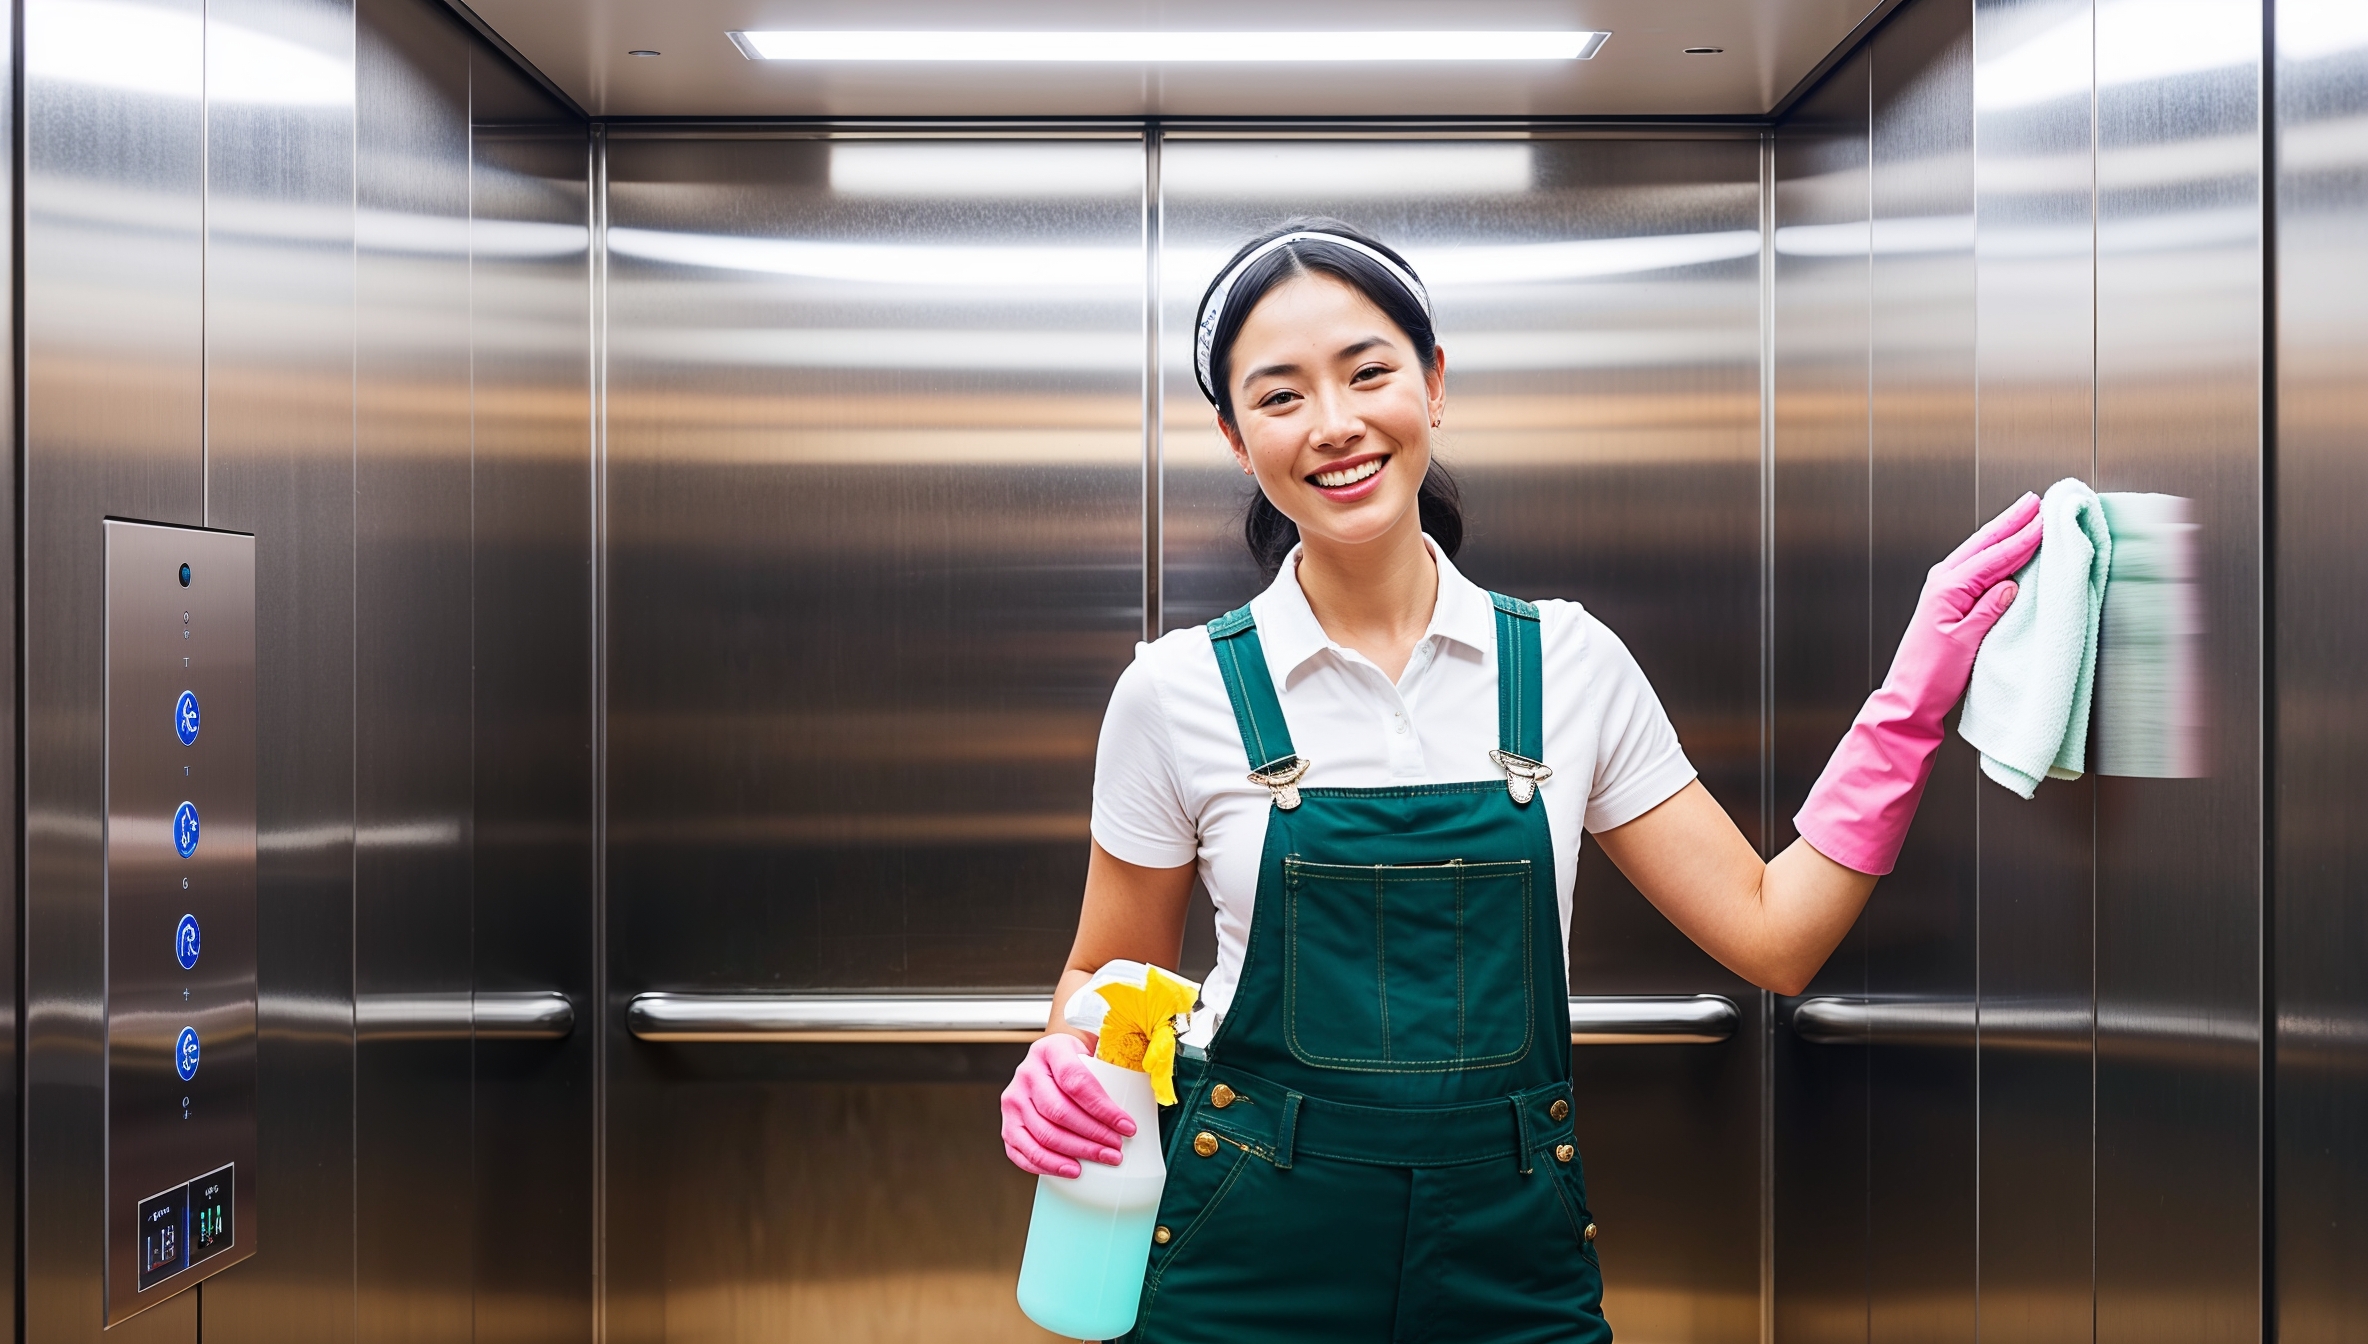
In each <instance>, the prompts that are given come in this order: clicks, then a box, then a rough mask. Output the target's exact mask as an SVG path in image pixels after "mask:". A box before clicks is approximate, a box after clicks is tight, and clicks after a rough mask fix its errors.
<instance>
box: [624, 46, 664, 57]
mask: <svg viewBox="0 0 2368 1344" xmlns="http://www.w3.org/2000/svg"><path fill="white" fill-rule="evenodd" d="M625 54H626V55H628V56H655V55H657V54H658V53H657V52H654V51H651V50H650V49H649V48H648V47H635V48H634V49H633V50H631V51H628V52H626V53H625Z"/></svg>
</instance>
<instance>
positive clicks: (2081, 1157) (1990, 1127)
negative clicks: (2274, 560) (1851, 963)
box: [1973, 0, 2096, 1344]
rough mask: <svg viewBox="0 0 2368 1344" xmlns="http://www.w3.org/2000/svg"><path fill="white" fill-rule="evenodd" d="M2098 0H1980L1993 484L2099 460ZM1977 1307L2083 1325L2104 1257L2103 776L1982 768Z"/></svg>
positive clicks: (2017, 1325) (1983, 305)
mask: <svg viewBox="0 0 2368 1344" xmlns="http://www.w3.org/2000/svg"><path fill="white" fill-rule="evenodd" d="M2091 9H2092V6H2091V3H2090V0H1977V3H1976V5H1975V9H1974V20H1973V23H1974V60H1975V64H1974V111H1973V126H1974V132H1975V139H1976V143H1977V144H1978V146H1979V149H1978V155H1977V160H1976V163H1975V167H1974V175H1975V186H1976V213H1977V215H1978V218H1979V225H1978V229H1977V236H1976V241H1975V248H1976V252H1977V254H1978V255H1979V257H1980V272H1979V279H1978V305H1979V321H1978V323H1977V326H1978V330H1979V336H1978V338H1977V350H1976V361H1977V365H1978V369H1979V385H1980V393H1979V398H1978V405H1977V418H1978V420H1979V423H1980V469H1981V488H1980V492H1979V501H1978V507H1977V508H1976V509H1975V512H1976V513H1977V514H1980V515H1981V516H1983V517H1987V516H1989V515H1990V514H1992V513H1994V512H1996V511H1997V510H1999V509H2002V508H2004V507H2006V505H2007V504H2008V503H2010V502H2011V501H2012V500H2013V499H2014V498H2015V497H2016V496H2017V495H2019V494H2021V493H2022V492H2023V491H2025V490H2044V489H2045V488H2046V486H2047V485H2048V484H2049V483H2050V482H2053V481H2056V480H2059V479H2061V478H2063V477H2065V476H2078V477H2081V478H2082V479H2084V480H2093V479H2094V470H2093V462H2092V442H2091V430H2092V425H2093V415H2094V392H2093V382H2092V360H2091V341H2092V339H2093V335H2094V330H2095V328H2094V320H2093V312H2092V302H2091V296H2092V294H2093V286H2094V280H2095V276H2094V269H2093V267H2094V261H2093V256H2094V248H2093V239H2094V229H2093V211H2092V206H2093V195H2092V191H2093V184H2094V178H2095V174H2094V172H2093V171H2092V167H2093V166H2092V163H2091V157H2092V148H2093V146H2092V137H2093V134H2094V129H2095V127H2094V118H2093V116H2092V113H2091V105H2090V94H2091V90H2090V84H2089V81H2088V80H2085V79H2081V80H2074V81H2069V83H2070V84H2071V87H2060V88H2053V89H2050V88H2047V87H2045V86H2035V84H2034V81H2033V80H2032V78H2031V75H2030V72H2031V71H2032V70H2034V69H2042V70H2044V69H2050V68H2067V69H2071V70H2074V71H2083V70H2087V69H2089V68H2090V67H2091V65H2092V64H2093V54H2092V51H2091V45H2092V35H2091V26H2092V23H2093V19H2094V16H2093V14H2092V13H2091ZM1976 787H1977V789H1978V793H1979V799H1978V801H1979V808H1980V814H1981V816H1980V865H1981V988H1980V997H1981V1008H1980V1011H1981V1166H1980V1171H1981V1183H1982V1189H1981V1202H1982V1209H1983V1213H1984V1217H1983V1219H1982V1229H1981V1231H1982V1240H1981V1247H1980V1264H1981V1319H1982V1326H1983V1329H1984V1331H1985V1333H1995V1334H1997V1335H1999V1336H2001V1337H2004V1338H2011V1339H2015V1340H2029V1341H2031V1342H2032V1344H2087V1341H2088V1340H2089V1339H2090V1338H2091V1337H2092V1332H2093V1330H2094V1306H2093V1293H2094V1286H2095V1276H2094V1273H2093V1269H2092V1263H2093V1258H2094V1240H2093V1238H2094V1226H2095V1224H2094V1213H2093V1199H2092V1191H2093V1175H2094V1161H2093V1155H2092V1126H2093V1118H2094V1107H2093V1105H2092V1068H2093V1064H2094V1060H2093V1053H2094V1042H2095V999H2094V989H2095V981H2094V971H2093V960H2094V953H2095V940H2094V915H2093V909H2092V906H2093V901H2092V893H2093V890H2094V882H2095V862H2094V829H2095V828H2094V822H2093V819H2094V816H2095V806H2096V785H2095V783H2094V780H2093V778H2082V779H2078V780H2072V781H2051V782H2050V783H2048V784H2047V785H2046V786H2045V787H2043V788H2041V789H2040V790H2039V791H2038V793H2037V794H2036V795H2035V796H2034V797H2033V798H2031V799H2030V800H2029V801H2025V800H2023V799H2020V798H2017V797H2015V796H2014V795H2012V794H2011V793H2009V792H2007V791H2006V790H2005V789H2003V788H2000V787H1999V786H1998V785H1996V784H1993V783H1991V782H1989V781H1988V780H1987V779H1981V780H1979V781H1978V782H1977V784H1976Z"/></svg>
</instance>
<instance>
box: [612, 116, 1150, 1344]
mask: <svg viewBox="0 0 2368 1344" xmlns="http://www.w3.org/2000/svg"><path fill="white" fill-rule="evenodd" d="M606 181H607V188H608V190H607V197H606V209H607V215H608V219H607V233H606V245H607V251H608V273H607V333H608V349H607V367H608V383H607V390H606V396H607V404H608V411H609V414H608V421H607V427H606V434H607V444H608V455H607V464H606V465H607V482H608V491H609V493H608V505H607V512H606V517H607V524H608V530H607V533H606V538H605V558H606V563H607V565H608V573H607V578H606V584H607V588H606V591H607V604H608V605H607V628H606V632H605V655H606V660H607V705H608V751H609V757H608V766H607V772H608V811H607V827H608V841H609V842H608V849H607V863H608V919H609V925H608V928H609V935H608V936H609V947H610V949H611V951H610V954H609V959H608V994H609V1000H608V1004H609V1006H608V1013H609V1014H610V1017H611V1034H612V1039H613V1040H614V1041H615V1042H616V1044H615V1045H614V1047H613V1048H612V1053H611V1056H610V1061H609V1068H610V1079H611V1081H610V1093H609V1095H610V1098H611V1107H612V1109H611V1111H610V1118H609V1123H610V1131H609V1146H608V1153H607V1163H608V1180H609V1184H610V1193H609V1197H608V1209H609V1214H608V1221H607V1236H608V1250H607V1258H606V1262H605V1263H606V1266H607V1270H608V1275H609V1278H608V1303H607V1310H608V1313H609V1316H608V1321H609V1334H610V1338H611V1339H615V1340H655V1339H660V1338H665V1339H753V1338H777V1337H784V1336H786V1337H790V1338H809V1337H811V1338H832V1339H849V1340H864V1339H879V1340H888V1339H905V1338H920V1337H929V1336H933V1335H936V1334H940V1333H945V1332H949V1331H957V1330H958V1331H959V1333H961V1334H962V1335H964V1337H966V1338H973V1339H1002V1338H1014V1337H1027V1336H1029V1335H1031V1334H1032V1333H1033V1327H1030V1326H1029V1325H1028V1324H1027V1323H1026V1321H1025V1320H1024V1319H1023V1318H1022V1317H1021V1316H1020V1315H1019V1312H1018V1308H1017V1306H1016V1305H1015V1303H1014V1301H1013V1298H1012V1295H1011V1284H1012V1282H1013V1281H1014V1279H1015V1277H1016V1274H1017V1269H1018V1258H1019V1248H1020V1244H1021V1239H1022V1237H1023V1235H1024V1233H1023V1229H1024V1228H1025V1225H1026V1218H1027V1208H1028V1200H1029V1198H1030V1195H1031V1186H1030V1183H1029V1181H1028V1180H1027V1178H1026V1177H1024V1176H1022V1175H1021V1174H1020V1173H1018V1172H1017V1171H1015V1170H1013V1169H1012V1168H1011V1167H1010V1165H1009V1164H1008V1163H1007V1162H1006V1161H1005V1160H1004V1159H1003V1156H1002V1152H1001V1148H1000V1145H999V1144H998V1142H997V1140H996V1138H995V1131H996V1114H995V1094H996V1092H997V1091H998V1090H999V1089H1000V1087H1001V1085H1002V1082H1003V1079H1004V1078H1005V1077H1006V1076H1008V1073H1009V1071H1010V1068H1011V1065H1012V1063H1013V1062H1014V1061H1015V1060H1016V1058H1017V1051H1016V1050H1012V1049H1008V1048H1001V1049H994V1048H989V1049H980V1048H968V1047H942V1048H941V1047H919V1048H916V1047H899V1048H891V1049H890V1050H889V1052H888V1054H887V1055H884V1056H882V1057H879V1058H876V1059H874V1058H863V1057H860V1056H861V1052H856V1055H857V1056H858V1057H852V1058H851V1057H850V1056H849V1054H848V1053H847V1052H845V1051H843V1050H832V1049H824V1048H810V1049H801V1048H798V1047H786V1048H785V1047H756V1048H754V1049H753V1050H752V1049H751V1048H748V1047H728V1046H722V1047H718V1046H710V1047H657V1046H648V1045H642V1044H639V1043H637V1042H635V1041H633V1040H632V1038H631V1037H630V1036H628V1035H626V1034H625V1032H624V1031H623V1030H622V1013H623V1010H624V1005H625V1001H626V1000H627V999H628V998H629V997H630V996H631V995H632V994H634V993H637V992H640V991H643V990H651V989H675V990H682V989H854V988H867V987H869V988H898V987H910V988H919V989H932V988H934V989H951V988H964V989H982V988H991V987H1003V986H1028V987H1035V986H1041V985H1043V984H1045V983H1047V982H1049V980H1050V979H1051V978H1052V976H1053V974H1054V972H1055V971H1057V969H1058V967H1059V966H1060V963H1061V959H1062V957H1063V956H1064V955H1065V954H1066V952H1067V949H1068V944H1069V939H1070V936H1071V933H1072V932H1073V930H1074V921H1075V914H1076V909H1077V902H1078V897H1079V892H1080V890H1081V889H1082V886H1083V881H1084V874H1085V857H1086V813H1087V794H1088V788H1089V786H1090V782H1091V778H1092V772H1093V747H1094V739H1095V734H1096V731H1097V728H1098V725H1099V722H1100V716H1101V709H1102V704H1103V701H1104V698H1105V697H1106V696H1107V694H1108V691H1109V687H1110V685H1111V683H1112V682H1113V681H1115V680H1116V678H1117V676H1118V673H1119V671H1120V669H1122V668H1123V667H1124V666H1125V665H1126V662H1127V660H1128V658H1129V656H1130V654H1131V651H1132V647H1133V645H1134V642H1135V640H1136V639H1137V638H1139V637H1140V635H1141V633H1142V626H1143V618H1142V608H1141V600H1142V597H1141V595H1142V591H1143V569H1142V554H1143V550H1142V548H1143V530H1142V529H1143V521H1142V520H1143V509H1142V491H1143V442H1144V435H1143V425H1142V405H1143V396H1142V390H1141V389H1142V377H1143V372H1142V371H1143V357H1142V342H1143V307H1142V304H1143V274H1144V271H1143V256H1144V253H1143V229H1144V201H1143V147H1142V143H1141V141H1140V139H1139V138H1137V137H1132V136H1118V137H1111V138H1106V139H1085V140H1065V141H1062V140H1025V139H1000V140H999V139H983V140H926V139H923V140H911V139H896V138H862V137H851V138H828V137H822V136H812V135H809V136H795V135H790V136H778V135H776V136H767V135H752V136H745V137H719V136H696V135H665V134H653V135H629V134H627V133H625V132H624V131H622V130H618V131H615V132H613V133H612V135H611V137H610V139H609V141H608V152H607V166H606Z"/></svg>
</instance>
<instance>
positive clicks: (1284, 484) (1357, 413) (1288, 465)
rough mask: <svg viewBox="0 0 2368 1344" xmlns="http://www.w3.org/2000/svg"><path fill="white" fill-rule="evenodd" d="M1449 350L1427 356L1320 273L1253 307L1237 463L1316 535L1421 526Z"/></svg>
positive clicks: (1238, 412)
mask: <svg viewBox="0 0 2368 1344" xmlns="http://www.w3.org/2000/svg"><path fill="white" fill-rule="evenodd" d="M1445 368H1446V360H1445V358H1444V355H1443V354H1441V353H1440V352H1436V351H1434V358H1433V361H1432V363H1431V364H1430V365H1429V366H1428V367H1425V366H1424V365H1423V364H1422V363H1421V362H1420V361H1418V360H1417V359H1416V358H1415V354H1414V345H1413V342H1412V341H1411V340H1409V339H1408V338H1407V335H1406V333H1405V332H1404V331H1402V330H1400V329H1399V327H1398V324H1397V323H1395V322H1392V321H1391V320H1390V319H1389V316H1388V315H1387V314H1385V313H1383V312H1382V311H1381V309H1380V308H1378V307H1375V306H1374V304H1373V301H1372V300H1370V299H1368V298H1366V297H1365V296H1364V295H1363V294H1360V293H1358V292H1357V291H1356V289H1355V288H1354V287H1352V286H1350V285H1348V284H1345V283H1343V282H1342V281H1340V280H1337V279H1335V278H1333V277H1332V276H1329V275H1326V274H1324V273H1322V272H1320V271H1319V272H1317V273H1315V274H1313V275H1304V276H1300V277H1298V278H1296V279H1292V280H1286V281H1284V282H1283V283H1282V284H1280V285H1277V286H1276V287H1275V288H1274V289H1272V290H1269V291H1268V292H1267V294H1266V296H1265V297H1264V298H1262V299H1260V300H1259V301H1258V306H1257V307H1255V308H1253V309H1251V310H1250V316H1249V318H1248V319H1247V320H1246V321H1244V322H1243V323H1242V328H1241V334H1240V335H1239V336H1237V337H1236V338H1235V340H1234V343H1233V349H1232V352H1231V358H1230V360H1229V367H1228V369H1227V372H1226V376H1227V378H1228V379H1230V380H1231V382H1232V387H1231V389H1230V390H1231V391H1232V393H1233V408H1234V409H1233V423H1232V425H1230V426H1223V425H1222V422H1220V424H1221V427H1222V428H1224V430H1225V437H1226V439H1227V441H1228V442H1230V443H1231V444H1232V445H1233V454H1234V457H1235V459H1236V460H1238V461H1239V462H1240V463H1241V464H1242V466H1243V467H1244V468H1245V469H1247V470H1249V471H1250V472H1252V473H1254V474H1255V475H1256V476H1257V477H1258V485H1259V488H1261V489H1263V490H1264V491H1265V492H1266V497H1267V498H1268V499H1269V500H1272V501H1273V502H1274V506H1275V507H1276V508H1278V509H1280V510H1282V511H1283V515H1284V516H1285V517H1287V518H1289V519H1290V520H1291V521H1292V522H1294V523H1297V524H1299V534H1300V536H1301V538H1302V539H1303V540H1305V541H1306V542H1308V543H1309V544H1310V545H1311V546H1321V545H1325V544H1332V545H1340V546H1362V545H1366V544H1370V543H1372V542H1375V541H1379V540H1381V539H1383V538H1385V537H1388V536H1390V535H1391V534H1392V533H1393V532H1395V531H1396V530H1397V529H1399V528H1416V529H1419V528H1420V527H1421V525H1422V524H1421V518H1420V511H1419V508H1418V505H1417V501H1418V499H1419V497H1420V494H1421V490H1422V478H1423V474H1424V473H1425V472H1427V471H1428V470H1429V469H1430V465H1431V429H1432V427H1433V426H1435V425H1437V424H1438V422H1439V417H1440V415H1441V414H1442V412H1443V411H1444V409H1445V406H1446V377H1445Z"/></svg>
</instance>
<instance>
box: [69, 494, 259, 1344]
mask: <svg viewBox="0 0 2368 1344" xmlns="http://www.w3.org/2000/svg"><path fill="white" fill-rule="evenodd" d="M106 533H107V605H106V609H105V617H104V619H105V621H106V631H107V664H106V684H107V767H106V768H107V834H106V854H107V894H106V905H107V909H106V927H107V1000H106V1013H107V1018H106V1031H107V1034H106V1041H107V1130H106V1138H107V1185H106V1209H107V1215H106V1227H107V1240H106V1242H105V1263H106V1276H107V1299H106V1304H107V1320H108V1323H109V1324H111V1325H112V1324H116V1323H119V1322H121V1321H123V1320H125V1319H127V1318H129V1317H131V1316H134V1315H136V1314H138V1313H140V1312H143V1311H146V1310H149V1309H150V1308H152V1307H156V1306H158V1305H160V1304H161V1303H163V1302H164V1301H165V1300H166V1299H168V1298H170V1297H171V1296H172V1295H173V1294H175V1293H177V1292H180V1291H181V1290H182V1289H184V1288H187V1287H189V1286H190V1285H192V1284H194V1283H196V1282H197V1281H198V1280H200V1279H204V1278H210V1277H212V1276H213V1275H215V1274H218V1273H220V1272H222V1271H223V1270H225V1269H228V1268H229V1267H230V1266H232V1265H234V1264H236V1263H238V1262H239V1261H241V1260H244V1259H246V1258H247V1257H249V1256H252V1255H253V1254H254V1253H255V1250H256V1247H257V1245H258V1244H259V1238H258V1237H257V1235H256V1230H257V1224H256V1218H255V1209H256V1199H255V1195H256V1190H257V1181H256V1173H257V1166H256V1161H255V1158H256V1144H255V1026H256V1022H255V727H256V713H255V709H256V705H255V539H254V538H253V537H249V536H246V535H243V534H240V533H234V532H208V531H199V530H196V529H190V528H167V527H158V526H155V525H153V524H146V523H127V522H121V521H116V520H109V521H108V522H107V524H106ZM215 1178H220V1179H215ZM201 1185H203V1186H204V1187H205V1188H204V1189H202V1190H201V1189H200V1186H201ZM201 1199H202V1200H203V1201H204V1202H203V1204H201ZM209 1206H210V1207H209Z"/></svg>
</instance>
